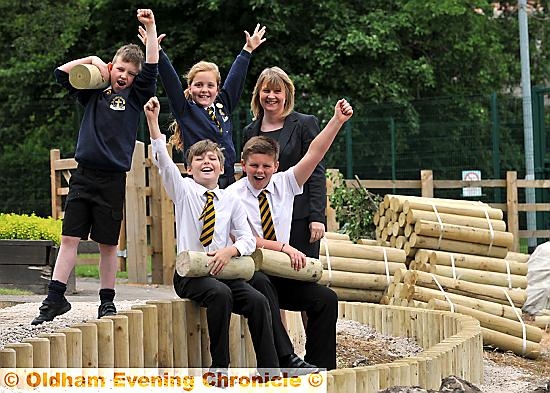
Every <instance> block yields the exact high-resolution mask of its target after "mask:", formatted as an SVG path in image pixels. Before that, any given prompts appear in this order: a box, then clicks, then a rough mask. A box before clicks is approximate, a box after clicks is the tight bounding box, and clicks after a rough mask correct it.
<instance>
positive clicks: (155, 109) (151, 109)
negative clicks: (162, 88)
mask: <svg viewBox="0 0 550 393" xmlns="http://www.w3.org/2000/svg"><path fill="white" fill-rule="evenodd" d="M143 110H144V112H145V116H146V117H147V118H148V119H154V118H158V117H159V113H160V102H159V99H158V98H157V97H151V98H149V101H147V102H146V103H145V105H144V106H143Z"/></svg>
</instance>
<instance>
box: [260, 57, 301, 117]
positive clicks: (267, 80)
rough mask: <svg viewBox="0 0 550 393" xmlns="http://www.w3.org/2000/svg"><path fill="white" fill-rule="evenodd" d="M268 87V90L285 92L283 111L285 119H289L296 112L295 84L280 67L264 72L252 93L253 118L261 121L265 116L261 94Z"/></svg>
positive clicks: (267, 69) (270, 68)
mask: <svg viewBox="0 0 550 393" xmlns="http://www.w3.org/2000/svg"><path fill="white" fill-rule="evenodd" d="M264 87H267V88H268V89H281V90H284V92H285V95H286V100H285V105H284V109H283V113H282V115H283V117H287V116H288V115H289V114H290V113H291V112H292V111H293V110H294V93H295V89H294V83H292V80H291V79H290V78H289V76H288V75H287V73H286V72H284V71H283V70H282V69H281V68H279V67H269V68H266V69H264V70H263V71H262V73H261V74H260V76H259V77H258V80H257V81H256V86H254V91H253V92H252V100H251V101H250V109H251V110H252V116H253V117H254V119H255V120H256V119H259V118H261V117H262V116H263V114H264V109H263V108H262V105H261V104H260V92H261V90H262V89H263V88H264Z"/></svg>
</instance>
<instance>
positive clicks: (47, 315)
mask: <svg viewBox="0 0 550 393" xmlns="http://www.w3.org/2000/svg"><path fill="white" fill-rule="evenodd" d="M70 309H71V303H69V302H68V301H67V299H65V297H63V299H62V300H61V301H60V302H52V301H51V300H48V299H46V300H44V301H43V302H42V305H41V306H40V308H39V310H40V314H39V315H38V316H37V317H36V318H34V319H33V321H32V322H31V325H40V324H42V323H44V322H49V321H53V319H54V318H55V317H57V316H58V315H62V314H65V313H66V312H67V311H69V310H70Z"/></svg>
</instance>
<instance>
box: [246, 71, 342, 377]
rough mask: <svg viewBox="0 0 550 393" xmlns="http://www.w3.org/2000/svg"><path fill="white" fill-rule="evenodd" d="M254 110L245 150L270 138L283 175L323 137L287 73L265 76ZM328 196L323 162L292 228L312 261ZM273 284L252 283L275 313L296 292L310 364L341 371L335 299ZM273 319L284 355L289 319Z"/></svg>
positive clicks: (311, 288) (294, 242) (297, 245)
mask: <svg viewBox="0 0 550 393" xmlns="http://www.w3.org/2000/svg"><path fill="white" fill-rule="evenodd" d="M251 107H252V113H253V115H254V121H253V122H252V123H250V124H249V125H247V126H246V127H245V128H244V132H243V134H244V142H243V145H244V143H246V141H248V140H249V139H250V138H252V137H253V136H257V135H265V136H268V137H271V138H273V139H276V140H277V141H278V142H279V145H280V152H279V168H278V170H279V171H285V170H287V169H288V168H290V167H292V166H294V165H296V164H297V163H298V161H300V159H301V158H302V157H303V156H304V155H305V154H306V152H307V150H308V148H309V145H310V143H311V141H312V140H313V139H314V138H315V136H316V135H317V134H318V133H319V124H318V121H317V119H316V118H315V116H311V115H304V114H302V113H298V112H295V111H294V84H293V83H292V80H291V79H290V78H289V77H288V75H287V74H286V73H285V72H284V71H283V70H282V69H280V68H279V67H271V68H266V69H265V70H263V71H262V73H261V74H260V76H259V77H258V81H257V82H256V86H255V87H254V92H253V93H252V102H251ZM326 193H327V190H326V180H325V166H324V163H323V162H321V163H320V164H319V165H318V166H317V167H316V168H315V171H314V172H313V174H312V175H311V177H310V178H309V180H308V181H307V182H306V183H305V184H304V192H303V194H302V195H297V196H296V197H295V198H294V209H293V215H292V224H291V229H290V246H291V247H293V248H294V249H296V250H298V251H301V252H303V253H304V254H305V255H306V256H308V257H312V258H319V244H320V239H321V238H322V237H323V236H324V234H325V224H324V223H325V208H326ZM286 250H287V249H286V247H285V251H286ZM269 280H270V281H269V282H271V284H272V285H273V288H271V287H269V286H267V287H266V288H262V289H260V288H259V287H256V285H263V282H265V281H263V282H260V283H258V282H257V281H256V280H255V279H254V278H252V280H251V281H250V283H251V285H252V286H253V287H255V288H256V289H258V290H259V291H260V292H262V293H263V294H264V295H266V297H267V298H268V301H269V303H270V308H271V310H274V309H278V308H279V301H278V299H277V294H278V293H285V294H288V293H291V294H292V295H293V296H294V298H295V299H296V302H294V304H290V303H287V307H288V306H290V308H289V309H292V310H294V311H302V318H304V326H305V331H306V342H307V344H306V348H308V347H309V349H307V350H306V356H305V358H304V359H305V361H306V362H308V363H311V364H314V365H316V366H318V367H323V368H326V369H327V370H332V369H334V368H336V321H337V319H338V298H337V296H336V294H335V293H334V292H333V291H332V290H331V289H330V288H328V287H326V286H323V285H319V284H318V283H304V282H300V281H296V280H291V279H284V278H280V277H273V276H270V277H269ZM304 304H307V307H304ZM272 319H273V331H274V338H275V347H276V348H277V350H278V351H279V349H280V348H281V345H283V344H282V340H281V339H279V338H278V337H280V336H284V334H286V332H284V334H283V332H280V331H279V329H280V328H281V322H282V321H284V318H282V321H281V319H280V318H278V316H277V315H274V313H273V312H272ZM306 364H307V363H306ZM311 364H308V365H309V366H311Z"/></svg>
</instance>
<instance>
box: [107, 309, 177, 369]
mask: <svg viewBox="0 0 550 393" xmlns="http://www.w3.org/2000/svg"><path fill="white" fill-rule="evenodd" d="M118 315H125V316H126V317H127V318H128V343H129V353H128V355H129V362H130V365H129V367H130V368H141V367H143V366H144V354H143V312H142V311H141V310H124V311H119V312H118ZM174 351H175V349H174Z"/></svg>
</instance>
